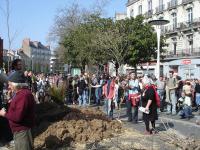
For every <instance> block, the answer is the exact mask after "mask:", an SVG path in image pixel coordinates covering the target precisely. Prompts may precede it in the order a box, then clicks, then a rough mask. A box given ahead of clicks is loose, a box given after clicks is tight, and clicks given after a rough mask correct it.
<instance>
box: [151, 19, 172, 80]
mask: <svg viewBox="0 0 200 150" xmlns="http://www.w3.org/2000/svg"><path fill="white" fill-rule="evenodd" d="M168 23H169V20H164V19H158V20H151V21H149V24H151V25H155V26H156V33H157V63H156V69H155V75H156V78H157V79H159V77H160V33H161V28H160V27H161V26H162V25H166V24H168Z"/></svg>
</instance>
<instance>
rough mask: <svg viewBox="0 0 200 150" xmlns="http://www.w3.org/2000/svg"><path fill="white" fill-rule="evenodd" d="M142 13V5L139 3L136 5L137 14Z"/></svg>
mask: <svg viewBox="0 0 200 150" xmlns="http://www.w3.org/2000/svg"><path fill="white" fill-rule="evenodd" d="M141 14H142V5H139V7H138V15H141Z"/></svg>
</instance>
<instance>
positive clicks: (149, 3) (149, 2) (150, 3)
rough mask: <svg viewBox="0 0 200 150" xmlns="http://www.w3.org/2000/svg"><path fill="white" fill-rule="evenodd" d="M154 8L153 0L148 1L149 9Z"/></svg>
mask: <svg viewBox="0 0 200 150" xmlns="http://www.w3.org/2000/svg"><path fill="white" fill-rule="evenodd" d="M151 10H152V0H149V1H148V11H151Z"/></svg>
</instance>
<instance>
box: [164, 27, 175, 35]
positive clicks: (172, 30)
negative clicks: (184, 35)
mask: <svg viewBox="0 0 200 150" xmlns="http://www.w3.org/2000/svg"><path fill="white" fill-rule="evenodd" d="M178 29H179V25H177V27H176V26H174V25H169V26H165V27H164V33H165V34H172V33H175V32H177V31H178Z"/></svg>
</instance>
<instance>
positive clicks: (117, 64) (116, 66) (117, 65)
mask: <svg viewBox="0 0 200 150" xmlns="http://www.w3.org/2000/svg"><path fill="white" fill-rule="evenodd" d="M115 69H116V76H118V73H119V72H118V69H119V63H115Z"/></svg>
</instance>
